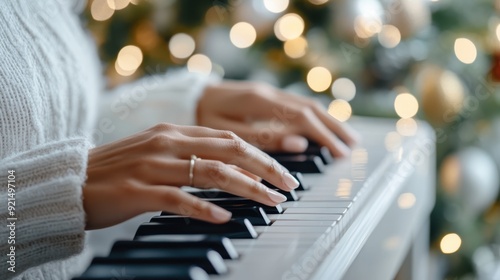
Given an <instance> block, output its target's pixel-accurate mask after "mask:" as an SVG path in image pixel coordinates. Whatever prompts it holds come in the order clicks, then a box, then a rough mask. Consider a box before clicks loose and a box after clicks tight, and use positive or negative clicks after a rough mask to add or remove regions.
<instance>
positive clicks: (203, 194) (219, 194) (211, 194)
mask: <svg viewBox="0 0 500 280" xmlns="http://www.w3.org/2000/svg"><path fill="white" fill-rule="evenodd" d="M189 194H191V195H194V196H196V197H199V198H203V199H216V198H235V197H239V196H237V195H234V194H232V193H228V192H224V191H218V190H212V191H195V192H189Z"/></svg>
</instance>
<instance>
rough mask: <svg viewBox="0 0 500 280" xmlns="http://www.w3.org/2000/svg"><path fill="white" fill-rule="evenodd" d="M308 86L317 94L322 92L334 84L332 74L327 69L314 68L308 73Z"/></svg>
mask: <svg viewBox="0 0 500 280" xmlns="http://www.w3.org/2000/svg"><path fill="white" fill-rule="evenodd" d="M307 84H308V85H309V87H310V88H311V89H312V90H314V91H315V92H322V91H325V90H327V89H328V87H329V86H330V85H331V84H332V74H330V71H328V69H326V68H325V67H320V66H318V67H314V68H312V69H311V70H309V72H308V73H307Z"/></svg>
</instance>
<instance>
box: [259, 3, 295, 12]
mask: <svg viewBox="0 0 500 280" xmlns="http://www.w3.org/2000/svg"><path fill="white" fill-rule="evenodd" d="M288 4H289V0H264V7H266V9H267V10H268V11H270V12H271V13H276V14H277V13H281V12H283V11H284V10H286V9H287V8H288Z"/></svg>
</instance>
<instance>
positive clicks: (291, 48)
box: [283, 36, 307, 58]
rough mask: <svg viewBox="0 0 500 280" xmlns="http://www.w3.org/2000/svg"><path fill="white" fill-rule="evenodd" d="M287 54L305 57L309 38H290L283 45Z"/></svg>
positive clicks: (294, 56) (293, 56)
mask: <svg viewBox="0 0 500 280" xmlns="http://www.w3.org/2000/svg"><path fill="white" fill-rule="evenodd" d="M283 49H284V50H285V54H286V55H288V56H289V57H291V58H300V57H303V56H304V55H305V54H306V52H307V40H306V39H305V38H304V37H302V36H301V37H298V38H295V39H293V40H288V41H286V42H285V44H284V45H283Z"/></svg>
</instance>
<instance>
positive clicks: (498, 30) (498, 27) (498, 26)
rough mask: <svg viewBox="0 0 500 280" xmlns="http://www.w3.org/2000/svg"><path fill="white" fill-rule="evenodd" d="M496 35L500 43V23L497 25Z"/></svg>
mask: <svg viewBox="0 0 500 280" xmlns="http://www.w3.org/2000/svg"><path fill="white" fill-rule="evenodd" d="M495 33H496V35H497V40H498V41H500V23H499V24H498V25H497V28H496V29H495Z"/></svg>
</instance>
